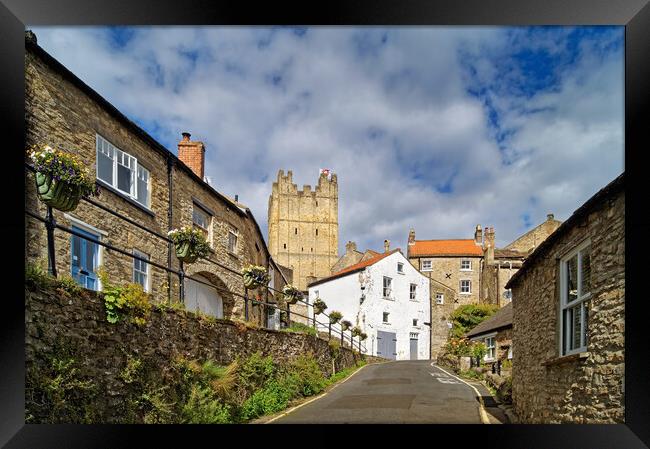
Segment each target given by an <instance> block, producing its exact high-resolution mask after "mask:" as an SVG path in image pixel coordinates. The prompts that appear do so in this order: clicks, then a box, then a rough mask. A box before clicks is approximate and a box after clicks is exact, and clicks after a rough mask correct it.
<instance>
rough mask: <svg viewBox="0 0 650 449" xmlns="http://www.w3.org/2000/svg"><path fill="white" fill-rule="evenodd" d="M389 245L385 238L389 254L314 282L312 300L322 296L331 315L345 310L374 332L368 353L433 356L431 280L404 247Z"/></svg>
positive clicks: (397, 356) (354, 321)
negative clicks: (410, 261) (430, 329)
mask: <svg viewBox="0 0 650 449" xmlns="http://www.w3.org/2000/svg"><path fill="white" fill-rule="evenodd" d="M388 245H389V243H388V241H385V247H384V249H385V251H384V253H377V254H376V255H374V256H373V257H370V258H368V259H366V260H363V261H360V262H358V263H356V264H353V265H350V266H348V267H346V268H344V269H343V270H341V271H340V272H337V273H334V274H333V275H331V276H328V277H326V278H323V279H319V280H316V281H314V282H311V283H310V284H309V302H310V304H313V302H314V300H315V299H316V298H321V299H322V300H323V301H324V302H325V303H326V304H327V306H328V307H327V310H326V313H327V312H331V311H333V310H336V311H339V312H341V313H342V314H343V317H344V319H347V320H349V321H350V322H351V323H352V325H353V326H359V327H360V328H361V330H362V331H363V332H365V333H366V334H367V335H368V338H367V339H366V340H365V342H364V344H365V347H366V353H367V354H371V355H376V356H379V357H384V358H388V359H397V360H409V359H410V360H426V359H429V358H430V352H429V344H430V339H429V326H428V325H427V324H428V322H429V319H430V316H429V311H430V306H429V296H430V295H429V280H428V279H427V278H426V277H425V276H423V275H422V274H421V273H420V272H418V270H416V269H415V268H414V267H413V266H411V265H410V264H409V263H408V260H407V259H406V258H405V257H404V255H403V254H402V252H401V250H400V249H399V248H398V249H395V250H393V251H391V250H390V247H389V246H388ZM310 309H312V312H313V308H312V307H310ZM317 319H318V318H317ZM320 321H325V322H326V319H321V320H320ZM319 327H321V328H322V329H326V327H325V326H319Z"/></svg>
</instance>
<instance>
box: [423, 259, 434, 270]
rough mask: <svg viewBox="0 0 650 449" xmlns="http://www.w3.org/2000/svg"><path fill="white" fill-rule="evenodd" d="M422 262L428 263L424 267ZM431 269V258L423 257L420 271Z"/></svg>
mask: <svg viewBox="0 0 650 449" xmlns="http://www.w3.org/2000/svg"><path fill="white" fill-rule="evenodd" d="M424 264H428V265H429V267H428V268H427V267H425V266H424ZM432 270H433V260H431V259H423V260H422V269H421V270H420V271H432Z"/></svg>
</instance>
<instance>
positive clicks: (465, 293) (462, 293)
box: [459, 292, 472, 296]
mask: <svg viewBox="0 0 650 449" xmlns="http://www.w3.org/2000/svg"><path fill="white" fill-rule="evenodd" d="M471 294H472V292H460V293H459V295H465V296H468V295H471Z"/></svg>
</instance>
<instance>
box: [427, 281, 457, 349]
mask: <svg viewBox="0 0 650 449" xmlns="http://www.w3.org/2000/svg"><path fill="white" fill-rule="evenodd" d="M423 274H427V273H426V272H424V273H423ZM429 291H430V292H431V299H430V301H431V358H432V359H433V360H436V358H437V357H438V355H439V354H440V353H441V352H442V351H443V348H444V346H445V344H446V343H447V338H448V337H449V332H450V329H449V326H448V325H447V323H448V322H450V321H451V318H450V316H451V314H452V313H453V311H454V310H455V309H456V307H458V306H459V304H457V303H456V298H457V296H456V292H455V291H454V290H453V289H451V288H449V287H447V286H445V285H443V284H440V283H439V282H435V281H431V284H430V286H429ZM438 293H441V294H442V295H443V303H442V304H437V303H436V294H438Z"/></svg>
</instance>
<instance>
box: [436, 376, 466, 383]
mask: <svg viewBox="0 0 650 449" xmlns="http://www.w3.org/2000/svg"><path fill="white" fill-rule="evenodd" d="M436 380H437V381H438V382H440V383H441V384H458V383H460V382H457V381H455V380H454V379H450V378H448V377H436Z"/></svg>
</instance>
